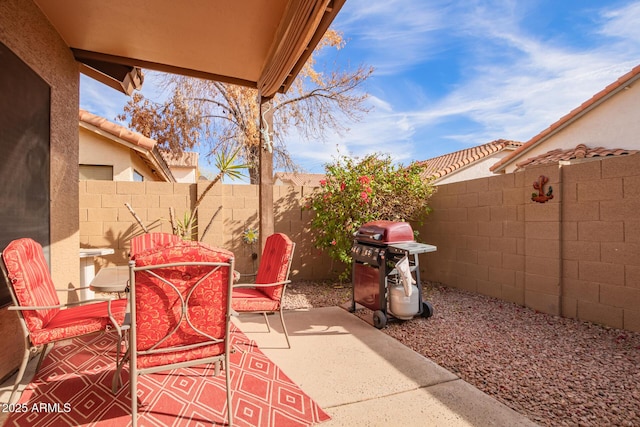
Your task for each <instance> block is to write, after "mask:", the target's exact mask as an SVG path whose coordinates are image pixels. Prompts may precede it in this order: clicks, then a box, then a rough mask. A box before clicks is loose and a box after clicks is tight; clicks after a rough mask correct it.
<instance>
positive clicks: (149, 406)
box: [5, 329, 330, 427]
mask: <svg viewBox="0 0 640 427" xmlns="http://www.w3.org/2000/svg"><path fill="white" fill-rule="evenodd" d="M232 336H233V338H232V344H233V347H234V348H235V349H236V351H235V353H233V354H232V355H231V356H230V357H231V388H232V409H233V413H234V417H233V418H234V425H235V426H260V427H262V426H308V425H312V424H316V423H319V422H322V421H326V420H328V419H329V418H330V417H329V415H327V414H326V413H325V412H324V411H323V410H322V409H321V408H320V407H319V406H318V405H317V404H316V403H315V402H314V401H313V400H312V399H311V398H310V397H309V396H307V395H306V394H305V393H304V392H303V391H302V390H300V388H299V387H298V386H297V385H296V384H294V383H293V382H292V381H291V380H290V379H289V378H288V377H287V376H286V375H285V374H284V373H283V372H282V371H281V370H280V369H279V368H278V367H277V366H276V365H274V364H273V362H272V361H271V360H269V359H268V358H267V357H266V356H265V355H264V354H263V353H262V352H261V351H260V350H259V349H258V348H257V346H256V345H255V342H253V341H250V340H249V339H248V338H247V337H246V336H245V335H244V334H243V333H242V332H240V331H239V330H237V329H235V330H234V332H233V334H232ZM114 371H115V334H101V335H92V336H89V337H82V338H76V339H74V340H72V341H70V342H68V343H65V344H64V345H62V344H58V345H56V346H55V347H54V348H53V349H52V350H51V352H50V353H49V354H48V355H47V357H46V358H45V360H44V362H43V364H42V367H41V368H40V371H39V372H38V374H37V375H36V377H35V378H34V379H33V381H32V382H31V384H29V386H28V387H27V389H26V390H25V392H24V393H23V395H22V397H21V399H20V401H19V403H18V404H16V405H14V408H13V409H14V410H15V411H14V412H13V413H12V414H11V416H10V418H9V419H8V420H7V422H6V424H5V426H24V427H26V426H37V427H58V426H92V427H93V426H95V427H107V426H114V427H116V426H117V427H120V426H126V425H130V424H131V415H130V414H131V400H130V399H131V397H130V393H129V382H128V377H129V373H128V371H126V372H124V374H123V380H124V381H125V383H124V386H123V387H122V388H121V389H120V391H119V392H118V394H117V395H115V396H114V395H113V394H112V393H111V379H112V376H113V373H114ZM138 390H139V392H141V394H142V395H141V396H140V399H141V402H142V405H143V406H139V407H138V411H139V414H141V417H140V418H139V423H138V424H139V425H141V426H145V427H146V426H211V425H225V424H226V421H227V415H226V410H227V409H226V404H225V398H226V391H225V381H224V375H223V373H221V375H218V376H217V377H215V376H213V366H212V365H206V366H202V367H201V366H198V367H195V368H183V369H179V370H174V371H167V372H161V373H157V374H153V375H144V376H142V377H140V380H139V382H138ZM20 410H22V411H23V412H17V411H20Z"/></svg>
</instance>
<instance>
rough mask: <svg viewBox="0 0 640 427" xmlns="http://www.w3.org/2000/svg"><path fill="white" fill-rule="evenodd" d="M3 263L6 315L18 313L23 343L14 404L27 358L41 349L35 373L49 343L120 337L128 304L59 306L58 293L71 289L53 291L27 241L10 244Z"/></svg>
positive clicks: (36, 247) (34, 245) (40, 255)
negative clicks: (113, 334) (107, 334)
mask: <svg viewBox="0 0 640 427" xmlns="http://www.w3.org/2000/svg"><path fill="white" fill-rule="evenodd" d="M2 261H3V262H2V263H0V266H1V267H2V272H3V274H4V277H5V280H6V282H7V283H8V284H9V290H10V292H11V298H12V300H13V305H12V306H10V307H9V310H16V311H18V315H19V318H20V325H21V326H22V329H23V331H24V339H25V351H24V357H23V359H22V363H21V365H20V368H19V370H18V375H17V377H16V381H15V384H14V386H13V391H12V392H11V396H10V397H9V402H12V401H13V397H14V395H15V393H16V391H17V389H18V386H19V384H20V381H21V380H22V377H23V375H24V371H25V368H26V367H27V363H28V362H29V355H30V354H31V353H36V352H37V350H38V348H39V347H41V346H42V352H41V355H40V359H39V361H38V365H37V367H36V372H37V370H38V369H39V368H40V365H41V364H42V360H43V359H44V356H45V354H46V350H47V346H48V345H49V344H51V343H54V342H56V341H61V340H66V339H70V338H74V337H78V336H81V335H86V334H92V333H97V332H105V331H107V330H110V329H111V328H113V329H114V330H116V331H117V332H118V333H121V329H120V326H121V325H122V322H123V321H124V316H125V311H126V303H127V300H126V299H118V300H111V299H106V298H104V299H93V300H87V301H80V302H72V303H68V304H60V300H59V299H58V295H57V294H56V291H61V292H69V291H70V289H59V290H56V289H55V287H54V285H53V281H52V280H51V274H50V272H49V266H48V264H47V261H46V259H45V257H44V252H43V250H42V246H41V245H40V244H39V243H38V242H36V241H34V240H32V239H29V238H23V239H18V240H14V241H12V242H11V243H9V244H8V245H7V247H6V248H5V249H4V251H3V252H2ZM71 290H73V291H75V290H76V289H71Z"/></svg>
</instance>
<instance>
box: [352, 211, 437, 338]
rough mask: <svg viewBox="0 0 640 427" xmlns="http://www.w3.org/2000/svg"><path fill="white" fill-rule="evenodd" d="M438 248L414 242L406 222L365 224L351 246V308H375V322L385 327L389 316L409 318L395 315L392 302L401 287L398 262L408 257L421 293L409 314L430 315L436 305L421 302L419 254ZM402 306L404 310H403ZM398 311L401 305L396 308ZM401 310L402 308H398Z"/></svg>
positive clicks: (410, 308)
mask: <svg viewBox="0 0 640 427" xmlns="http://www.w3.org/2000/svg"><path fill="white" fill-rule="evenodd" d="M436 249H437V248H436V247H435V246H432V245H426V244H423V243H418V242H416V241H414V237H413V229H412V228H411V225H410V224H409V223H406V222H393V221H373V222H369V223H366V224H363V225H362V226H361V227H360V228H359V229H358V231H357V232H356V234H355V239H354V241H353V245H352V246H351V257H352V259H353V266H352V273H351V278H352V284H353V299H352V307H351V309H352V311H355V309H356V303H358V304H360V305H362V306H364V307H366V308H368V309H370V310H372V311H373V324H374V326H375V327H376V328H378V329H381V328H384V327H385V326H386V324H387V318H388V315H392V316H394V317H397V318H401V319H406V318H408V317H407V314H406V313H403V315H396V314H394V308H393V307H392V305H393V304H390V299H391V298H390V293H391V291H396V290H397V289H395V288H396V287H399V286H402V283H401V278H400V274H399V273H398V270H397V269H396V268H395V266H396V263H398V262H399V261H400V260H402V259H403V258H404V257H407V258H408V260H409V266H410V271H411V275H412V277H413V278H414V279H415V281H416V284H417V290H418V295H417V298H414V299H413V300H412V302H410V303H409V304H412V305H413V303H415V306H414V307H409V308H408V309H409V312H410V314H415V315H420V316H422V317H431V316H432V315H433V307H432V306H431V304H430V303H428V302H426V301H422V286H420V269H419V260H418V255H419V254H421V253H425V252H433V251H435V250H436ZM404 308H405V307H403V311H404ZM395 310H398V308H395ZM398 311H399V310H398Z"/></svg>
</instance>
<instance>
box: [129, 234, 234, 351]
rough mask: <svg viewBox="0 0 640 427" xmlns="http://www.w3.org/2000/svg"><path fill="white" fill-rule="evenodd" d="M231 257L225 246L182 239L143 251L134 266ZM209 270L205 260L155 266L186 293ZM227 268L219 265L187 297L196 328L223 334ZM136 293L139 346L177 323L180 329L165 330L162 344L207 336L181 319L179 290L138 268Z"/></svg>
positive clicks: (148, 343)
mask: <svg viewBox="0 0 640 427" xmlns="http://www.w3.org/2000/svg"><path fill="white" fill-rule="evenodd" d="M230 258H233V253H231V252H229V251H226V250H224V249H217V248H212V247H210V246H208V245H206V244H203V243H200V242H187V241H184V242H183V241H181V242H180V243H176V244H173V245H169V246H165V247H163V248H161V249H159V250H158V251H155V252H154V251H145V252H142V253H140V254H139V255H136V256H134V258H133V259H134V260H135V263H136V266H137V267H140V266H150V265H158V264H167V263H180V262H225V263H226V262H229V259H230ZM210 270H211V267H206V266H181V267H172V268H163V269H156V270H153V271H154V272H155V273H156V274H158V275H159V276H160V277H162V278H163V279H166V280H167V281H169V282H171V283H172V284H173V285H175V286H176V288H177V289H178V291H179V292H180V294H181V295H182V297H183V298H185V299H186V298H187V296H188V294H189V292H190V291H191V290H192V286H193V284H195V283H196V282H197V281H198V280H199V279H201V278H202V277H203V276H204V275H205V274H206V273H207V272H209V271H210ZM229 270H230V269H229V268H228V267H223V268H220V269H219V270H218V271H217V272H215V273H213V274H212V275H210V276H209V277H208V278H207V279H205V280H204V281H203V282H202V283H201V284H200V285H198V287H196V288H195V290H194V291H193V293H192V294H191V295H190V297H189V298H190V300H189V301H190V302H189V306H188V309H187V312H188V313H189V320H190V321H191V323H192V324H193V326H194V327H195V328H197V329H199V330H201V331H202V332H204V333H206V334H209V335H211V336H213V337H215V338H222V337H224V335H225V331H226V330H225V321H226V309H227V298H228V296H229V295H228V277H229V274H231V271H229ZM135 297H136V333H137V337H136V343H137V349H138V350H146V349H148V348H150V347H151V346H153V345H154V344H156V343H157V342H158V341H159V340H161V339H162V338H163V337H165V336H166V335H167V334H169V333H170V332H171V331H172V330H174V328H175V327H176V325H178V324H179V325H180V326H179V327H178V329H177V330H176V331H175V332H173V333H171V334H170V335H169V338H168V339H167V340H165V341H164V342H163V343H162V344H161V345H160V346H159V347H160V348H165V347H170V346H174V345H178V344H185V343H191V344H193V343H198V342H203V341H205V338H204V337H203V336H202V335H201V334H198V333H196V332H195V331H194V330H193V329H192V328H191V327H190V326H189V325H188V323H187V322H186V321H185V319H182V320H180V316H181V308H182V305H181V301H180V297H179V296H178V294H177V293H176V292H175V291H174V290H173V289H172V288H171V286H169V285H167V284H166V283H163V282H162V281H161V280H160V279H158V278H156V277H153V276H152V275H151V274H150V273H149V272H146V271H138V272H136V284H135Z"/></svg>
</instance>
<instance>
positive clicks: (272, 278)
mask: <svg viewBox="0 0 640 427" xmlns="http://www.w3.org/2000/svg"><path fill="white" fill-rule="evenodd" d="M292 251H293V242H292V241H291V239H289V237H287V235H285V234H282V233H276V234H272V235H271V236H269V237H268V238H267V241H266V243H265V246H264V251H263V252H262V258H261V259H260V265H259V266H258V273H257V274H256V283H277V282H283V281H285V280H287V276H288V273H289V258H290V257H291V252H292ZM283 287H284V286H283V285H277V286H269V287H265V288H261V290H262V292H264V293H265V294H266V295H267V296H268V297H269V298H271V299H274V300H280V298H282V289H283Z"/></svg>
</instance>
